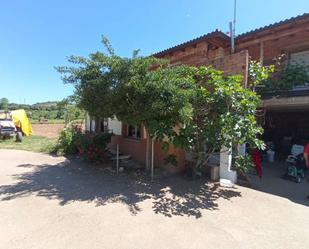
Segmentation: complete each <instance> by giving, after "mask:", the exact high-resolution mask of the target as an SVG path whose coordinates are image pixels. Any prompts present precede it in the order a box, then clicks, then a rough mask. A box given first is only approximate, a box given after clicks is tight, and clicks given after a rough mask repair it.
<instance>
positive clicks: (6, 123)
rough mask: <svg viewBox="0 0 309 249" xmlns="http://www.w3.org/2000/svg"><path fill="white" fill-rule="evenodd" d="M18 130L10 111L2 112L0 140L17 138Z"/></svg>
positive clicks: (0, 112) (0, 115) (0, 117)
mask: <svg viewBox="0 0 309 249" xmlns="http://www.w3.org/2000/svg"><path fill="white" fill-rule="evenodd" d="M16 132H17V129H16V127H15V124H14V121H13V118H12V115H11V113H10V112H8V111H1V110H0V138H2V139H6V138H11V137H13V136H15V134H16Z"/></svg>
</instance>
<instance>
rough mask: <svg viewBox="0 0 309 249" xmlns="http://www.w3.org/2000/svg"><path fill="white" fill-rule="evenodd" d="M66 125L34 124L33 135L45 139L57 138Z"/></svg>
mask: <svg viewBox="0 0 309 249" xmlns="http://www.w3.org/2000/svg"><path fill="white" fill-rule="evenodd" d="M63 127H64V124H32V129H33V134H34V135H38V136H43V137H49V138H56V137H58V135H59V132H60V131H61V130H62V129H63Z"/></svg>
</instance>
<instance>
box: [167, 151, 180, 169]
mask: <svg viewBox="0 0 309 249" xmlns="http://www.w3.org/2000/svg"><path fill="white" fill-rule="evenodd" d="M164 163H165V164H171V165H173V166H175V167H177V166H178V161H177V158H176V156H175V155H174V154H171V155H168V156H167V157H166V158H165V159H164Z"/></svg>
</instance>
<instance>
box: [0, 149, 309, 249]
mask: <svg viewBox="0 0 309 249" xmlns="http://www.w3.org/2000/svg"><path fill="white" fill-rule="evenodd" d="M281 181H283V180H281ZM281 181H280V182H279V183H278V184H279V186H277V185H276V188H275V191H274V193H271V192H272V191H271V190H272V188H271V184H273V181H270V180H269V182H268V181H267V179H266V181H265V182H266V183H267V188H266V190H265V191H264V189H263V188H264V187H259V188H260V190H263V191H257V190H253V189H248V188H244V187H236V188H233V189H224V188H220V187H218V186H216V185H213V184H210V183H206V182H200V181H198V182H192V181H186V180H183V179H181V178H178V177H172V178H165V179H162V180H160V181H157V182H154V183H153V184H149V183H148V182H145V181H136V180H134V179H133V178H128V177H125V176H119V177H115V176H112V175H109V174H106V173H104V172H103V171H102V170H101V169H99V168H96V167H94V166H90V165H86V164H83V163H80V162H77V161H71V162H70V161H68V160H66V159H65V158H62V157H52V156H49V155H44V154H38V153H31V152H25V151H13V150H0V242H1V243H0V248H6V249H10V248H16V249H17V248H18V249H20V248H21V249H28V248H35V249H36V248H44V249H48V248H52V249H58V248H59V249H62V248H65V249H68V248H72V249H78V248H87V249H88V248H91V249H95V248H109V249H110V248H132V249H133V248H134V249H139V248H145V249H146V248H162V249H163V248H164V249H166V248H175V249H176V248H177V249H182V248H183V249H185V248H186V249H188V248H194V249H195V248H203V249H204V248H244V249H247V248H257V249H262V248H267V249H270V248H276V249H279V248H289V249H293V248H295V249H296V248H297V249H300V248H309V236H308V234H309V207H308V204H309V202H306V200H305V199H304V196H303V195H296V197H294V196H292V195H291V192H290V191H291V187H290V186H292V188H294V190H293V191H298V189H297V188H300V185H297V184H294V183H289V184H287V183H286V182H287V181H285V182H284V183H283V182H282V187H280V184H281ZM304 187H305V188H308V192H309V184H308V183H304V185H302V187H301V188H302V190H301V191H303V189H304ZM285 188H286V191H285ZM277 190H278V192H276V191H277ZM275 192H276V193H275ZM285 193H287V195H285ZM298 194H299V191H298ZM302 194H303V192H302Z"/></svg>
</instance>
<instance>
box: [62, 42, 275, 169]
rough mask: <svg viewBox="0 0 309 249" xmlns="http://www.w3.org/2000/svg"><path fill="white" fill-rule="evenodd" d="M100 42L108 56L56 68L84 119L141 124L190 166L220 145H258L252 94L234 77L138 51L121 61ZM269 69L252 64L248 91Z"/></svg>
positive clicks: (255, 99) (80, 59)
mask: <svg viewBox="0 0 309 249" xmlns="http://www.w3.org/2000/svg"><path fill="white" fill-rule="evenodd" d="M103 43H104V44H105V47H106V49H107V51H108V54H104V53H102V52H95V53H93V54H90V56H89V57H88V58H85V57H78V56H72V57H70V59H69V62H71V63H72V64H73V65H72V66H70V67H58V68H57V70H58V71H59V72H60V73H62V75H63V80H64V82H65V83H70V84H73V86H74V87H75V95H74V96H73V99H74V101H76V103H77V104H78V106H79V107H81V108H82V109H84V110H86V111H87V112H88V113H89V114H90V115H91V116H93V117H100V118H107V117H114V116H116V117H117V118H118V119H119V120H121V121H123V122H127V123H130V124H136V125H140V124H142V125H144V126H145V128H146V130H147V133H148V134H149V135H150V136H151V137H152V139H154V140H157V141H160V142H162V144H163V147H164V149H165V150H167V149H168V144H169V143H171V144H174V145H175V146H177V147H181V148H183V149H185V150H188V151H192V152H193V153H194V156H195V159H196V162H197V163H196V165H197V166H196V167H197V168H202V167H204V166H205V165H206V164H207V160H208V157H209V156H210V154H211V153H212V152H214V151H217V150H220V149H221V147H222V146H226V147H230V146H232V145H234V144H239V143H245V142H246V143H249V144H250V145H251V146H252V147H258V148H262V147H263V143H262V142H261V141H260V140H258V139H257V138H256V135H257V134H260V133H261V132H262V129H261V128H260V127H259V126H258V125H257V122H256V119H255V110H256V108H257V106H258V104H259V96H258V95H257V94H256V93H255V92H253V91H251V90H250V89H245V88H244V87H243V86H242V81H243V79H242V77H241V76H229V77H225V76H224V75H223V73H222V72H220V71H217V70H215V69H213V68H211V67H191V66H186V65H182V66H177V67H171V66H169V65H168V63H167V62H166V61H164V60H160V59H156V58H153V57H141V56H138V51H135V52H133V57H132V58H122V57H120V56H117V55H115V53H114V50H113V49H112V47H111V46H110V44H109V42H108V40H106V38H104V39H103ZM271 70H272V67H270V68H268V69H266V68H263V67H260V65H259V64H257V63H256V64H254V69H252V72H254V73H253V74H252V82H253V83H252V84H253V86H255V85H258V84H259V83H260V82H261V81H262V80H264V79H267V78H268V73H269V72H270V71H271Z"/></svg>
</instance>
